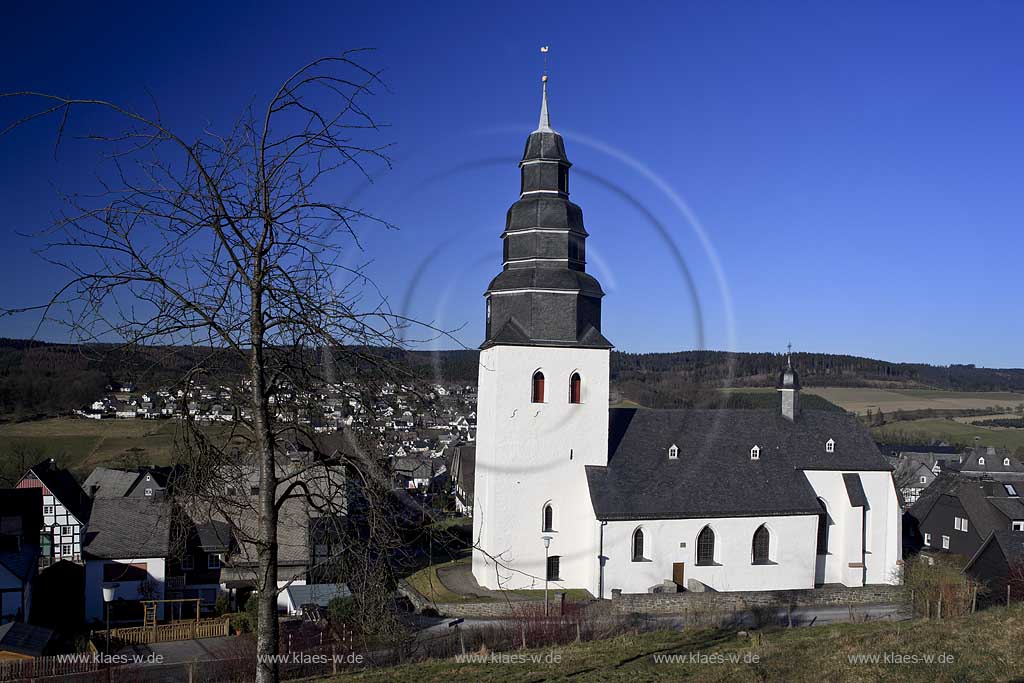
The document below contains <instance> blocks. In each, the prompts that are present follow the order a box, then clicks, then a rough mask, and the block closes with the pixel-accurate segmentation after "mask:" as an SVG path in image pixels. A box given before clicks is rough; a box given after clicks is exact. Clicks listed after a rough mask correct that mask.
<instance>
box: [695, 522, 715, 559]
mask: <svg viewBox="0 0 1024 683" xmlns="http://www.w3.org/2000/svg"><path fill="white" fill-rule="evenodd" d="M714 563H715V532H714V531H712V530H711V527H709V526H706V527H704V528H703V529H701V530H700V534H698V535H697V564H700V565H710V564H714Z"/></svg>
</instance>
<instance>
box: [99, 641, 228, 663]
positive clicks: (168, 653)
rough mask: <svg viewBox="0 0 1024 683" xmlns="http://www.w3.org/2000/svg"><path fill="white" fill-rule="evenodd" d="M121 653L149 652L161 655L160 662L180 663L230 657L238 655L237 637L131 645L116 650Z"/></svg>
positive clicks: (144, 655)
mask: <svg viewBox="0 0 1024 683" xmlns="http://www.w3.org/2000/svg"><path fill="white" fill-rule="evenodd" d="M118 652H119V653H121V654H127V655H137V656H139V657H143V658H145V657H147V656H148V655H150V654H154V655H160V656H162V657H163V659H162V660H161V663H162V664H182V663H186V662H191V661H193V660H200V661H208V660H211V659H230V658H233V657H238V656H239V654H238V639H237V638H236V637H235V636H219V637H217V638H199V639H196V640H176V641H173V642H168V643H152V644H150V645H131V646H128V647H124V648H121V649H120V650H118Z"/></svg>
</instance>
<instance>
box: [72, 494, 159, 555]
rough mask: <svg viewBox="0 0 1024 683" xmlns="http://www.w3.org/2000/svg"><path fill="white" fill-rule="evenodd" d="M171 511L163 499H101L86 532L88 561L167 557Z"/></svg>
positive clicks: (83, 549) (84, 547)
mask: <svg viewBox="0 0 1024 683" xmlns="http://www.w3.org/2000/svg"><path fill="white" fill-rule="evenodd" d="M172 509H173V508H172V507H171V505H170V503H169V502H168V501H166V499H160V498H98V499H96V501H95V503H94V504H93V510H92V517H91V518H90V519H89V524H88V526H86V529H85V542H84V544H83V546H82V552H83V553H84V554H85V555H86V557H87V558H100V559H111V560H114V559H126V558H129V559H130V558H141V557H167V555H168V554H169V552H170V541H171V513H172Z"/></svg>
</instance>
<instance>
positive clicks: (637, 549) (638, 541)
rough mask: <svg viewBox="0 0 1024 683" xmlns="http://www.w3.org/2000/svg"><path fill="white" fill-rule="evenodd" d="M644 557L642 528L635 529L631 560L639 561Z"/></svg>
mask: <svg viewBox="0 0 1024 683" xmlns="http://www.w3.org/2000/svg"><path fill="white" fill-rule="evenodd" d="M643 559H644V530H643V529H637V530H636V531H634V532H633V561H634V562H640V561H641V560H643Z"/></svg>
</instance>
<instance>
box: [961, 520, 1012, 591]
mask: <svg viewBox="0 0 1024 683" xmlns="http://www.w3.org/2000/svg"><path fill="white" fill-rule="evenodd" d="M964 573H966V574H970V575H971V576H973V577H975V578H977V579H981V580H982V581H984V582H985V584H986V585H987V586H988V589H989V594H988V596H987V601H988V602H989V603H995V604H1005V602H1004V601H1005V600H1006V587H1007V585H1010V587H1011V591H1012V589H1013V588H1016V589H1017V590H1021V589H1024V531H1005V530H1002V531H993V532H992V533H991V534H989V535H988V538H986V539H985V542H984V543H982V544H981V547H980V548H978V551H977V552H976V553H974V556H973V557H972V558H971V559H970V561H969V562H968V563H967V566H966V567H964ZM1022 597H1024V596H1021V595H1016V596H1013V595H1011V599H1015V600H1017V601H1019V600H1021V598H1022Z"/></svg>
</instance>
